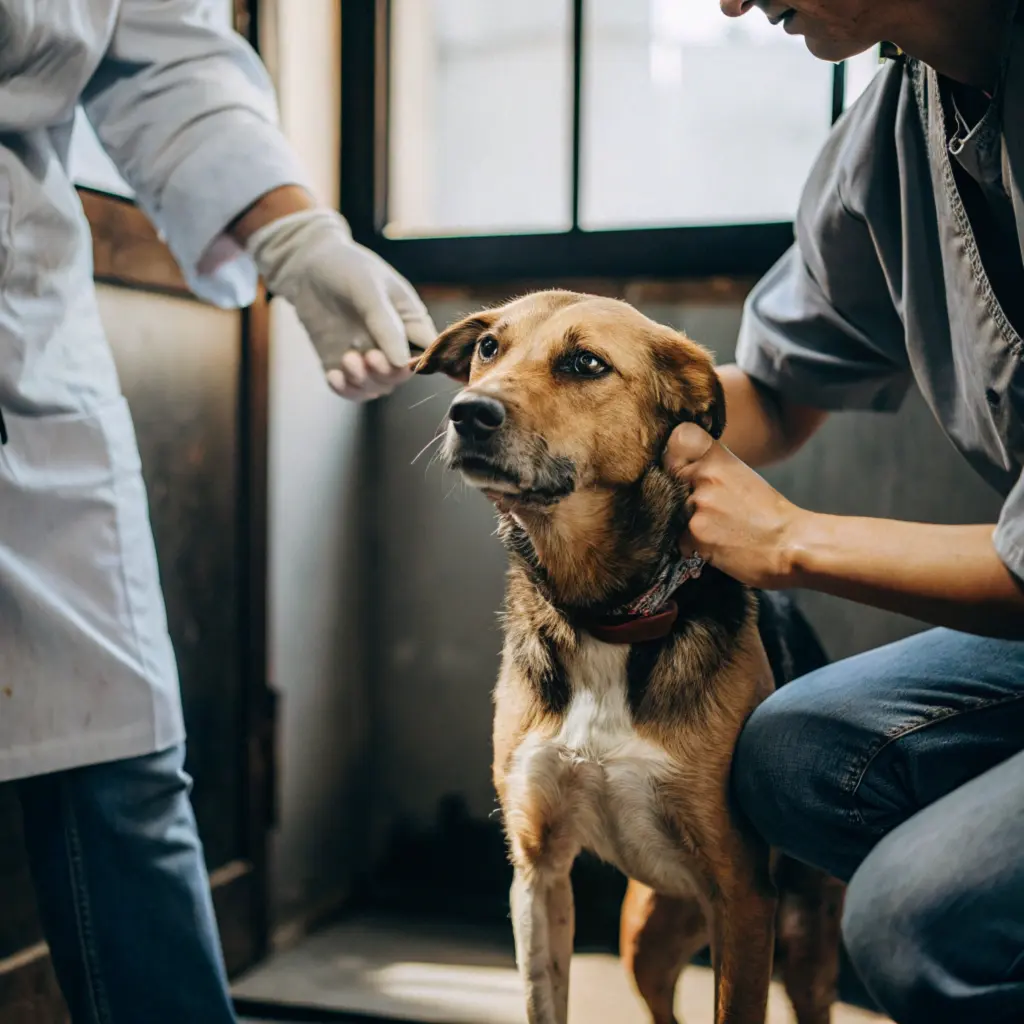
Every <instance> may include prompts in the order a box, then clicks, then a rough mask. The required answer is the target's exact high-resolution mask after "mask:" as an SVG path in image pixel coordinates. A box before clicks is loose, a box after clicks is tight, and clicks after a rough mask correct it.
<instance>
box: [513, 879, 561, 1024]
mask: <svg viewBox="0 0 1024 1024" xmlns="http://www.w3.org/2000/svg"><path fill="white" fill-rule="evenodd" d="M511 903H512V930H513V933H514V935H515V943H516V964H517V965H518V967H519V973H520V976H521V977H522V979H523V985H524V987H525V989H526V1017H527V1020H528V1021H529V1024H566V1022H567V1020H568V1016H569V962H570V960H571V958H572V937H573V927H574V911H573V902H572V885H571V883H570V881H569V876H568V875H564V876H563V875H561V874H559V875H556V876H550V875H545V874H543V873H541V872H539V871H537V870H536V869H533V868H520V867H517V868H516V870H515V876H514V878H513V881H512V894H511Z"/></svg>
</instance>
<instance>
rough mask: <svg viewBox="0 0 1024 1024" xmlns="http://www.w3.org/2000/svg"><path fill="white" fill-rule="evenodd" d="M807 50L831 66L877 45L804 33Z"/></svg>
mask: <svg viewBox="0 0 1024 1024" xmlns="http://www.w3.org/2000/svg"><path fill="white" fill-rule="evenodd" d="M804 43H805V44H806V46H807V49H808V50H810V51H811V53H812V54H814V56H815V57H817V58H818V59H819V60H827V61H831V62H832V63H833V64H836V63H838V62H839V61H841V60H849V59H850V58H851V57H856V56H857V55H858V54H859V53H864V52H865V51H867V50H870V49H871V47H872V46H877V45H878V44H877V43H872V42H865V41H864V40H863V39H836V38H835V37H834V36H819V35H815V34H814V33H806V32H805V33H804Z"/></svg>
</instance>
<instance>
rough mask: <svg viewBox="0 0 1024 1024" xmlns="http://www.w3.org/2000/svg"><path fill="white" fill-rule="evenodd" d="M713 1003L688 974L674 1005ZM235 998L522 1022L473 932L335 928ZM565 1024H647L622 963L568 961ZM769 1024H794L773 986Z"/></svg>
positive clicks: (498, 954)
mask: <svg viewBox="0 0 1024 1024" xmlns="http://www.w3.org/2000/svg"><path fill="white" fill-rule="evenodd" d="M712 993H713V988H712V977H711V972H710V970H708V969H706V968H700V967H691V968H689V969H687V971H686V972H685V974H684V975H683V981H682V984H681V986H680V990H679V993H678V997H677V1012H678V1015H679V1016H680V1017H681V1019H682V1020H684V1021H685V1024H712ZM235 995H236V996H237V997H239V998H241V999H242V1000H243V1001H246V1000H250V1001H253V1002H254V1003H260V1002H273V1003H278V1004H286V1005H287V1006H291V1007H293V1008H295V1010H296V1017H297V1018H298V1017H301V1018H302V1019H306V1020H309V1019H313V1018H311V1017H310V1016H309V1011H310V1010H311V1009H312V1008H314V1007H317V1008H320V1009H323V1010H327V1011H331V1010H334V1011H347V1012H350V1013H353V1014H355V1015H365V1016H366V1017H374V1016H381V1017H385V1018H390V1019H391V1020H408V1021H416V1022H425V1024H523V1022H524V1021H525V1013H524V1010H523V999H522V990H521V987H520V983H519V977H518V975H517V974H516V970H515V965H514V963H513V961H512V955H511V949H510V946H509V944H508V942H507V940H503V939H502V937H501V936H498V937H495V935H494V933H493V932H473V931H471V930H462V931H460V932H459V933H458V935H453V934H452V932H451V931H450V930H447V931H440V930H437V929H434V928H431V927H427V926H418V927H414V926H410V925H404V926H402V927H401V928H400V929H399V928H396V926H395V925H393V924H390V923H387V922H381V921H372V920H366V921H350V922H346V923H344V924H341V925H336V926H334V927H332V928H329V929H326V930H325V931H323V932H320V933H319V934H317V935H314V936H311V937H310V938H308V939H306V940H305V941H304V942H303V943H301V944H300V945H299V946H297V947H296V948H295V949H293V950H290V951H288V952H285V953H281V954H278V955H277V956H275V957H272V958H271V959H270V960H269V961H267V962H266V963H265V964H263V965H261V966H260V967H258V968H257V969H256V970H254V971H252V972H251V973H249V974H248V975H246V976H244V977H243V978H242V979H240V980H239V981H238V983H237V984H236V986H235ZM243 1005H244V1002H243ZM303 1011H304V1012H303ZM268 1016H269V1014H268ZM274 1016H275V1019H278V1020H281V1019H284V1015H283V1014H281V1015H278V1014H275V1015H274ZM569 1020H570V1022H577V1024H580V1022H584V1021H586V1022H587V1024H601V1022H604V1021H607V1022H612V1021H614V1022H615V1024H634V1022H635V1024H647V1021H648V1018H647V1016H646V1013H645V1012H644V1008H643V1006H642V1004H641V1003H640V1001H639V999H638V998H637V996H636V995H635V994H634V993H633V991H632V988H631V987H630V984H629V981H628V979H627V978H626V975H625V973H624V971H623V970H622V967H621V965H620V963H619V961H618V959H617V958H616V957H613V956H608V955H604V954H585V953H583V954H578V955H577V956H575V957H574V958H573V963H572V974H571V988H570V1009H569ZM883 1022H884V1019H883V1018H881V1017H879V1016H877V1015H875V1014H872V1013H868V1012H867V1011H865V1010H861V1009H858V1008H855V1007H848V1006H841V1007H837V1008H836V1010H835V1012H834V1014H833V1024H883ZM768 1024H794V1022H793V1016H792V1013H791V1012H790V1009H789V1004H788V1002H787V1000H786V997H785V994H784V993H783V991H782V989H781V988H780V987H779V986H777V985H774V986H773V989H772V993H771V1000H770V1006H769V1015H768Z"/></svg>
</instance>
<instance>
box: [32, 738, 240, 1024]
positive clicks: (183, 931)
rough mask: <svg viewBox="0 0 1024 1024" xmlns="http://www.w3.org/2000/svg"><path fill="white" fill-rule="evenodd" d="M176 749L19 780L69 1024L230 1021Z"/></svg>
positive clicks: (181, 749)
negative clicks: (67, 1008)
mask: <svg viewBox="0 0 1024 1024" xmlns="http://www.w3.org/2000/svg"><path fill="white" fill-rule="evenodd" d="M184 759H185V751H184V747H182V746H179V747H174V748H172V749H171V750H167V751H164V752H163V753H159V754H151V755H149V756H147V757H139V758H133V759H132V760H128V761H114V762H111V763H110V764H100V765H93V766H90V767H88V768H77V769H75V770H73V771H67V772H59V773H56V774H53V775H44V776H40V777H38V778H33V779H26V780H24V781H23V782H21V783H19V787H18V788H19V796H20V799H21V805H22V814H23V817H24V822H25V838H26V842H27V846H28V852H29V860H30V863H31V866H32V872H33V877H34V879H35V885H36V892H37V896H38V900H39V907H40V914H41V916H42V921H43V930H44V932H45V934H46V939H47V941H48V942H49V945H50V951H51V954H52V957H53V963H54V967H55V968H56V971H57V976H58V978H59V980H60V985H61V989H62V990H63V992H64V996H65V998H66V999H67V1002H68V1005H69V1006H70V1009H71V1018H72V1020H73V1021H74V1024H185V1022H188V1024H234V1020H235V1015H234V1010H233V1008H232V1004H231V998H230V995H229V993H228V985H227V978H226V976H225V972H224V965H223V960H222V957H221V950H220V943H219V940H218V938H217V925H216V921H215V919H214V916H213V903H212V900H211V899H210V890H209V883H208V880H207V876H206V868H205V866H204V863H203V850H202V845H201V844H200V842H199V836H198V835H197V833H196V824H195V819H194V817H193V815H192V807H191V805H190V803H189V790H190V788H191V780H190V779H189V777H188V775H186V774H185V771H184V769H183V767H182V766H183V763H184Z"/></svg>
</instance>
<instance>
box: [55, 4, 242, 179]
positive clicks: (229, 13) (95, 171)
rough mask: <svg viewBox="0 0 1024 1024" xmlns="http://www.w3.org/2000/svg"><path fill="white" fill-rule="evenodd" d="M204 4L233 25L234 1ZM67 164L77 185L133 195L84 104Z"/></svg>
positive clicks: (218, 21) (216, 19) (215, 19)
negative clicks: (97, 133) (94, 129)
mask: <svg viewBox="0 0 1024 1024" xmlns="http://www.w3.org/2000/svg"><path fill="white" fill-rule="evenodd" d="M204 4H205V14H206V17H207V18H208V19H209V20H210V21H211V22H212V23H213V24H215V25H218V26H220V27H222V28H230V27H233V25H234V18H235V0H204ZM68 164H69V171H70V175H71V180H72V181H73V182H74V183H75V184H76V185H81V186H82V187H83V188H91V189H94V190H96V191H97V192H106V193H109V194H110V195H115V196H123V197H125V198H131V197H132V196H133V195H134V193H133V192H132V188H131V186H130V185H129V184H128V182H126V181H125V180H124V178H122V177H121V175H120V173H119V172H118V170H117V168H116V167H115V166H114V164H113V162H112V161H111V159H110V157H109V156H107V154H106V152H105V151H104V149H103V147H102V145H100V140H99V139H98V138H97V137H96V133H95V132H94V131H93V129H92V125H91V124H89V121H88V119H87V118H86V116H85V112H84V111H83V110H82V108H81V107H78V108H77V109H76V111H75V126H74V129H73V131H72V135H71V150H70V155H69V158H68Z"/></svg>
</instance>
